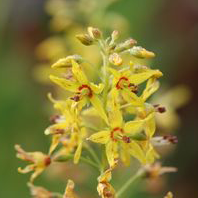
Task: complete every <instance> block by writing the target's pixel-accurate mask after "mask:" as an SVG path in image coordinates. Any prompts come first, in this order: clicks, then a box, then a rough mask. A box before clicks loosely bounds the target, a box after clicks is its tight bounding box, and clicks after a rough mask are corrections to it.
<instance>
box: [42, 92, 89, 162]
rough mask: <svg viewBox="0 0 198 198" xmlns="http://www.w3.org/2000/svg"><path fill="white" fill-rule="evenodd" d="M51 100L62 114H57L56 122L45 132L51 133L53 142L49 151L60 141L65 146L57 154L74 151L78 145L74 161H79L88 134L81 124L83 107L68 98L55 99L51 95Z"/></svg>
mask: <svg viewBox="0 0 198 198" xmlns="http://www.w3.org/2000/svg"><path fill="white" fill-rule="evenodd" d="M49 97H50V100H51V101H52V102H53V103H54V108H55V109H57V110H59V111H60V112H61V115H60V116H58V115H57V116H55V118H54V119H53V121H54V122H55V124H53V125H51V126H49V127H48V128H47V129H46V130H45V134H46V135H49V134H51V135H52V136H53V138H52V144H51V146H50V150H49V153H50V154H51V153H52V152H53V151H54V150H55V148H56V147H57V146H58V144H59V143H62V145H63V148H61V149H60V151H59V152H58V153H57V154H56V155H67V154H69V153H71V152H73V150H74V148H75V147H77V149H76V152H75V155H74V162H75V163H78V161H79V159H80V155H81V150H82V144H83V139H84V138H85V136H86V129H85V127H82V126H80V123H81V118H80V115H79V112H80V110H81V108H80V107H79V105H78V103H77V102H75V101H73V100H71V99H67V100H65V101H57V100H54V99H53V98H52V97H51V95H49Z"/></svg>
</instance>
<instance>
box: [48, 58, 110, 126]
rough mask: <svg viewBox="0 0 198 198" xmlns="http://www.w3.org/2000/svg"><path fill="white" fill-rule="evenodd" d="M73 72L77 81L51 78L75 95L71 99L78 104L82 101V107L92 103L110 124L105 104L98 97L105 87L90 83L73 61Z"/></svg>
mask: <svg viewBox="0 0 198 198" xmlns="http://www.w3.org/2000/svg"><path fill="white" fill-rule="evenodd" d="M72 72H73V75H74V77H75V80H73V81H71V80H67V79H64V78H60V77H56V76H52V75H51V76H50V79H51V80H52V81H53V82H55V83H56V84H58V85H59V86H61V87H62V88H64V89H66V90H68V91H70V92H73V93H75V95H74V96H73V97H72V98H71V99H73V100H74V101H76V102H78V101H81V102H82V104H83V105H82V106H84V105H85V104H86V103H87V102H91V104H92V105H93V106H94V108H95V109H96V110H97V111H98V114H99V115H100V116H101V117H102V118H103V119H104V120H105V121H106V123H108V119H107V116H106V113H105V111H104V109H103V104H102V102H101V100H100V99H99V97H98V94H100V93H101V92H102V90H103V87H104V85H103V84H99V85H95V84H93V83H90V82H89V81H88V79H87V77H86V75H85V74H84V72H83V70H82V69H81V67H80V65H79V64H78V63H76V62H75V61H72Z"/></svg>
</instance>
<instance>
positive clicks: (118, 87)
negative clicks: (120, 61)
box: [109, 68, 162, 106]
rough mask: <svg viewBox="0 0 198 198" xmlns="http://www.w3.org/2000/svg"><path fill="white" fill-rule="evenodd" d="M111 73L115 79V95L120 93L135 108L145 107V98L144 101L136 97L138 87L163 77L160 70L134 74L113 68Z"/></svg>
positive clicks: (110, 69)
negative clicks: (150, 80) (150, 79)
mask: <svg viewBox="0 0 198 198" xmlns="http://www.w3.org/2000/svg"><path fill="white" fill-rule="evenodd" d="M109 71H110V72H111V73H112V74H113V77H114V78H113V82H112V84H113V89H112V92H113V94H114V95H115V94H116V91H117V92H118V91H119V92H120V93H121V95H122V97H123V98H124V99H125V100H126V101H127V102H129V103H131V104H132V105H134V106H143V103H144V100H143V99H144V98H143V99H142V97H138V96H137V95H136V94H137V91H138V87H137V86H138V85H139V84H141V83H143V82H144V81H146V80H148V79H149V78H151V77H153V78H154V77H155V78H159V77H160V76H162V73H161V72H160V71H159V70H151V69H147V70H145V71H143V72H140V73H132V72H131V71H130V70H123V71H117V70H115V69H112V68H109ZM144 95H145V93H144ZM115 97H116V96H115Z"/></svg>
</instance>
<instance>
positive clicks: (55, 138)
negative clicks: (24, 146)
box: [49, 135, 61, 154]
mask: <svg viewBox="0 0 198 198" xmlns="http://www.w3.org/2000/svg"><path fill="white" fill-rule="evenodd" d="M60 137H61V135H54V136H53V137H52V143H51V146H50V149H49V154H52V152H53V151H54V150H55V148H56V147H57V146H58V144H59V140H60Z"/></svg>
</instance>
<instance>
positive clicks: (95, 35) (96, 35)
mask: <svg viewBox="0 0 198 198" xmlns="http://www.w3.org/2000/svg"><path fill="white" fill-rule="evenodd" d="M88 34H89V36H90V37H91V38H92V39H96V40H97V39H101V37H102V32H101V31H100V30H99V29H98V28H93V27H88Z"/></svg>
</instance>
